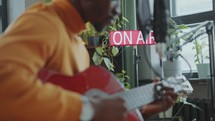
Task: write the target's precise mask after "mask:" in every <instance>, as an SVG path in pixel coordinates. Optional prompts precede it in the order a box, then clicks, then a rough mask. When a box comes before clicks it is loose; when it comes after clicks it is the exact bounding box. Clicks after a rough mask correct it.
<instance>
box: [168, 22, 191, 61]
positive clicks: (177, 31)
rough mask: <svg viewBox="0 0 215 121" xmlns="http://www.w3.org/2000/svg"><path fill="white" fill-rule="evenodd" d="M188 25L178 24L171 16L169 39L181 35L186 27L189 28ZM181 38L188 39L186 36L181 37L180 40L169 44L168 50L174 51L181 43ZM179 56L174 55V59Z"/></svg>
mask: <svg viewBox="0 0 215 121" xmlns="http://www.w3.org/2000/svg"><path fill="white" fill-rule="evenodd" d="M187 28H188V26H186V25H185V24H180V25H178V24H177V23H176V22H175V21H174V20H173V19H171V18H168V32H167V34H168V38H169V40H170V41H171V40H173V39H175V38H179V36H180V35H181V34H183V33H184V31H183V30H184V29H187ZM181 40H184V41H186V40H187V37H184V38H181V39H179V40H177V41H176V42H174V43H172V44H170V45H168V47H167V51H169V52H171V51H174V49H176V48H177V47H178V46H179V45H180V43H181ZM177 57H178V56H174V59H177Z"/></svg>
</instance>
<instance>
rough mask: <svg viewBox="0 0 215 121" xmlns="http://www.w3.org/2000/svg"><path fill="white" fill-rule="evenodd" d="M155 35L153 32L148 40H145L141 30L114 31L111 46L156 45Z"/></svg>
mask: <svg viewBox="0 0 215 121" xmlns="http://www.w3.org/2000/svg"><path fill="white" fill-rule="evenodd" d="M155 44H156V42H155V40H154V33H153V31H151V32H150V33H149V36H148V38H146V40H144V38H143V34H142V32H141V31H139V30H132V31H112V32H110V45H111V46H131V45H155Z"/></svg>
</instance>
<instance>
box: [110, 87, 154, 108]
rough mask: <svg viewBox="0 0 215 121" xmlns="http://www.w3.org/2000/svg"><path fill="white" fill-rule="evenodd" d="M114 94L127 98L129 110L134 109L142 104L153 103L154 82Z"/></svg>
mask: <svg viewBox="0 0 215 121" xmlns="http://www.w3.org/2000/svg"><path fill="white" fill-rule="evenodd" d="M112 96H120V97H122V98H123V99H124V100H125V103H126V106H127V109H128V110H133V109H135V108H138V107H140V106H144V105H146V104H149V103H151V102H152V101H154V100H155V97H154V83H151V84H147V85H144V86H141V87H137V88H134V89H130V90H128V91H124V92H120V93H116V94H114V95H112Z"/></svg>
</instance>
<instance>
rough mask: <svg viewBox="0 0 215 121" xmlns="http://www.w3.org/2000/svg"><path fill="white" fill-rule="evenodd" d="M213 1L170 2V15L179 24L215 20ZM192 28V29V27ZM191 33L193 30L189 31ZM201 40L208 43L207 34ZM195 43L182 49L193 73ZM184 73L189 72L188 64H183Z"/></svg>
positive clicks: (183, 0) (177, 0) (174, 0)
mask: <svg viewBox="0 0 215 121" xmlns="http://www.w3.org/2000/svg"><path fill="white" fill-rule="evenodd" d="M214 4H215V3H214V2H213V0H169V8H170V15H171V18H172V19H173V20H175V21H176V22H177V23H178V24H188V25H190V24H195V23H199V22H204V21H208V20H212V21H214V20H215V12H214V6H215V5H214ZM191 28H192V27H191ZM188 31H191V30H188ZM199 39H201V41H205V42H208V38H207V34H204V35H202V36H201V37H200V38H199ZM193 46H194V43H193V42H191V43H189V44H187V45H185V46H183V47H182V53H181V54H182V55H183V56H184V57H185V58H186V59H187V60H188V62H189V63H190V65H191V67H192V70H193V72H195V71H196V70H197V69H196V64H195V62H194V61H195V57H194V55H195V50H193V49H192V48H193ZM182 68H183V72H189V70H190V68H189V66H188V64H187V63H186V62H185V61H183V62H182Z"/></svg>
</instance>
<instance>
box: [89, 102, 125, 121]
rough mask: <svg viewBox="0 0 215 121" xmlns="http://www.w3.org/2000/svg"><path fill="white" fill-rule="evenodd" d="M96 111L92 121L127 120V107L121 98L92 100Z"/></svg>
mask: <svg viewBox="0 0 215 121" xmlns="http://www.w3.org/2000/svg"><path fill="white" fill-rule="evenodd" d="M92 104H93V107H94V110H95V113H94V117H93V120H92V121H125V118H126V112H127V110H126V107H125V105H124V100H123V99H121V98H111V99H110V98H109V99H96V100H94V101H92Z"/></svg>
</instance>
